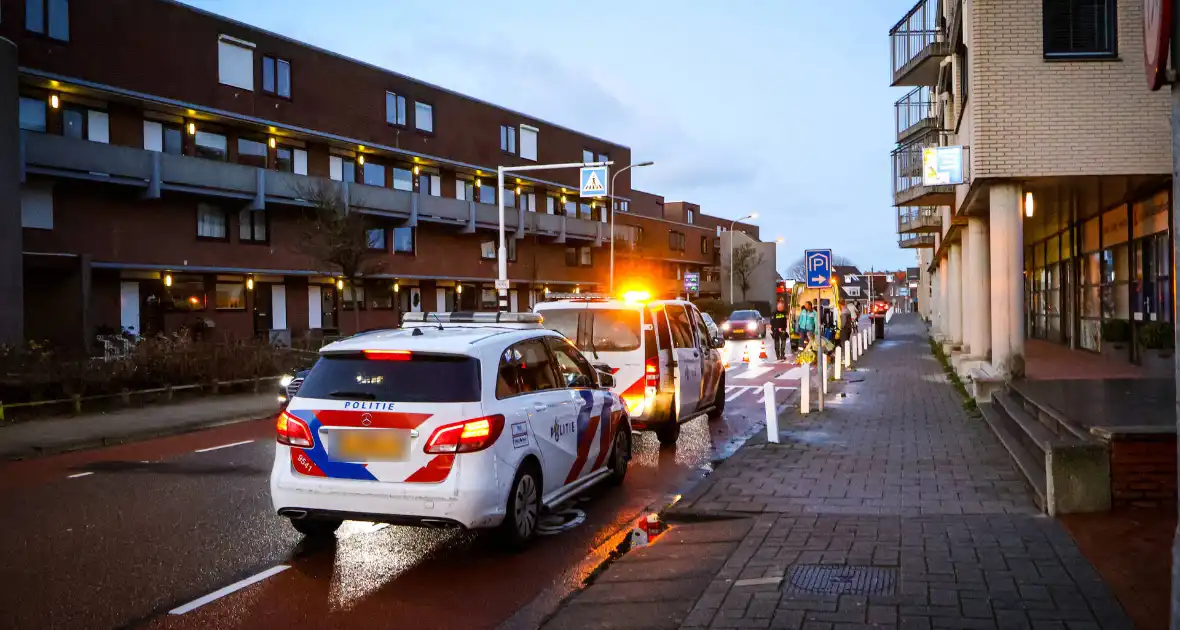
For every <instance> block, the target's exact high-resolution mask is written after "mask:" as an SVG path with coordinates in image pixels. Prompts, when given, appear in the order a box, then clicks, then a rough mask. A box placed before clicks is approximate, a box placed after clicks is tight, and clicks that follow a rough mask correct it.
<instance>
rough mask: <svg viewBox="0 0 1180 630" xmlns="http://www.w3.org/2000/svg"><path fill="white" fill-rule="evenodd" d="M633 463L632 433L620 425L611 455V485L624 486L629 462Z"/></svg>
mask: <svg viewBox="0 0 1180 630" xmlns="http://www.w3.org/2000/svg"><path fill="white" fill-rule="evenodd" d="M629 461H631V431H630V430H629V429H627V427H626V425H620V426H619V428H618V430H616V431H615V443H614V447H613V448H612V449H611V454H610V484H611V485H612V486H618V485H622V483H623V479H624V478H626V477H627V462H629Z"/></svg>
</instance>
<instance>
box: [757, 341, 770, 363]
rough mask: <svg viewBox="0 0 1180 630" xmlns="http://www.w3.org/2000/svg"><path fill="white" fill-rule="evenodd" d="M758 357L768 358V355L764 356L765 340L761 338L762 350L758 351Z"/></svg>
mask: <svg viewBox="0 0 1180 630" xmlns="http://www.w3.org/2000/svg"><path fill="white" fill-rule="evenodd" d="M758 358H759V359H766V358H768V357H767V356H766V340H765V339H763V340H762V350H761V351H759V352H758Z"/></svg>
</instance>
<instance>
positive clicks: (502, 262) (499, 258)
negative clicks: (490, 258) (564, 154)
mask: <svg viewBox="0 0 1180 630" xmlns="http://www.w3.org/2000/svg"><path fill="white" fill-rule="evenodd" d="M612 164H614V162H610V161H606V162H566V163H564V164H531V165H529V166H497V167H496V186H498V190H496V205H497V206H498V207H499V215H500V247H499V251H497V253H496V263H497V264H496V266H497V267H499V269H498V270H497V275H496V284H498V285H499V286H498V287H497V288H496V289H497V293H498V294H499V302H500V312H501V313H504V312H507V311H508V246H507V244H506V240H505V237H504V173H510V172H517V171H545V170H553V169H559V168H585V167H589V166H611V165H612ZM500 287H503V288H500Z"/></svg>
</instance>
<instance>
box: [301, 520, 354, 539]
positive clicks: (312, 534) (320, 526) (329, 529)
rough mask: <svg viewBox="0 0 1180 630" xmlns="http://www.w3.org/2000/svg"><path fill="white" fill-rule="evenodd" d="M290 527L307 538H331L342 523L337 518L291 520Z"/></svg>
mask: <svg viewBox="0 0 1180 630" xmlns="http://www.w3.org/2000/svg"><path fill="white" fill-rule="evenodd" d="M290 520H291V527H294V528H295V531H297V532H299V533H300V534H303V535H304V536H306V537H308V538H331V537H332V536H335V535H336V530H337V529H340V524H341V523H343V522H344V521H343V520H341V519H338V518H293V519H290Z"/></svg>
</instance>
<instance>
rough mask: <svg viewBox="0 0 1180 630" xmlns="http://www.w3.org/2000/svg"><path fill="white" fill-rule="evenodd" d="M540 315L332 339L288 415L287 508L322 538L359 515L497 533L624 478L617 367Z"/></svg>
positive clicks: (517, 537) (274, 495) (279, 485)
mask: <svg viewBox="0 0 1180 630" xmlns="http://www.w3.org/2000/svg"><path fill="white" fill-rule="evenodd" d="M540 321H541V317H540V316H538V315H535V314H532V313H503V314H499V313H476V314H471V313H449V314H447V313H443V314H437V313H429V314H422V313H411V314H407V315H406V321H405V322H404V323H403V324H402V328H400V329H397V330H389V331H384V332H376V333H371V334H367V335H362V336H359V337H354V338H350V339H345V340H342V341H338V342H336V343H333V344H330V345H328V346H325V347H324V348H323V349H322V350H321V351H320V354H321V357H320V359H319V361H318V362H317V363H316V364H315V366H314V367H313V368H312V369H311V371H310V373H308V375H307V377H306V379H305V380H304V381H303V383H302V384H301V386H300V387H299V390H298V392H297V393H296V394H295V395H294V397H292V399H291V400H290V401H289V402H288V404H287V406H286V408H285V409H284V410H283V411H282V412H281V413H280V415H279V418H278V422H277V430H278V444H277V446H276V448H275V463H274V469H273V471H272V472H271V478H270V490H271V499H272V502H273V504H274V509H275V511H276V512H278V514H279V515H280V516H284V517H287V518H289V519H290V520H291V524H292V525H293V526H294V527H295V529H297V530H298V531H300V532H301V533H303V534H305V535H308V536H328V535H331V534H332V533H333V532H335V530H336V528H337V527H339V526H340V523H341V522H342V521H343V520H346V519H356V520H366V521H378V522H388V523H394V524H408V525H425V526H459V527H464V528H473V529H474V528H495V527H499V528H500V532H501V533H502V534H503V536H504V538H505V540H506V542H508V543H509V544H511V545H514V546H521V545H523V544H525V543H527V542H528V541H529V540H530V539H532V538H533V536H534V535H535V533H536V530H537V523H538V519H539V517H540V516H541V514H542V512H543V510H545V509H546V508H547V507H549V506H553V505H555V504H557V503H560V502H562V501H564V500H566V499H568V498H570V497H571V496H573V495H576V494H578V493H581V492H583V491H585V490H586V489H588V488H590V487H591V486H593V485H595V484H597V483H599V482H602V481H609V482H614V483H620V482H622V480H623V477H624V476H625V475H626V473H627V464H628V461H629V460H630V456H631V426H630V420H629V419H628V416H627V413H626V409H625V407H624V405H623V402H622V400H621V399H620V398H619V397H618V396H617V395H615V394H613V393H611V391H610V387H611V386H612V385H613V384H614V383H613V378H612V377H611V376H610V375H609V374H603V373H600V372H598V371H597V370H596V369H595V368H594V367H592V366H591V364H590V363H589V362H588V361H587V360H586V358H585V357H583V356H582V353H581V352H579V351H578V350H577V349H576V348H574V347H573V346H572V345H571V344H570V343H569V342H567V341H566V340H565V339H564V338H563V337H562V336H561V335H559V334H558V333H556V332H553V331H550V330H546V329H544V328H542V327H541V326H540Z"/></svg>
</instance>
